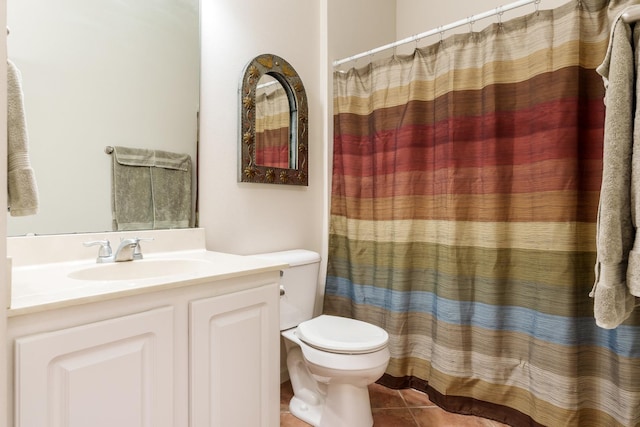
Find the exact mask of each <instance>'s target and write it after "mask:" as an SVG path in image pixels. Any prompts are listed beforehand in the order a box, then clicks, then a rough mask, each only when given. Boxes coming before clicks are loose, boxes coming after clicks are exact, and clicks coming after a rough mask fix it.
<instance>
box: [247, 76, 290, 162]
mask: <svg viewBox="0 0 640 427" xmlns="http://www.w3.org/2000/svg"><path fill="white" fill-rule="evenodd" d="M292 111H295V107H294V109H292V108H291V106H290V105H289V97H288V95H287V92H286V91H285V88H284V87H283V86H282V85H281V84H280V82H279V81H278V80H276V79H275V78H274V77H272V76H271V75H269V74H265V75H264V76H262V77H260V80H258V86H257V87H256V164H257V165H261V166H268V167H276V168H295V165H296V161H295V156H294V155H293V154H294V153H295V152H296V150H295V147H289V141H290V139H291V135H290V129H291V126H290V125H291V115H292Z"/></svg>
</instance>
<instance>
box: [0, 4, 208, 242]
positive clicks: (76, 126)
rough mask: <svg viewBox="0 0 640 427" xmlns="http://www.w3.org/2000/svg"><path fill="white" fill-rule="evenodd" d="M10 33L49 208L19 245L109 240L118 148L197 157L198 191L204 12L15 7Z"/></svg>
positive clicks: (23, 221) (15, 230)
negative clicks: (85, 237)
mask: <svg viewBox="0 0 640 427" xmlns="http://www.w3.org/2000/svg"><path fill="white" fill-rule="evenodd" d="M7 25H8V27H9V29H10V34H9V35H8V41H7V48H8V55H9V59H10V60H12V61H13V62H14V63H15V64H16V66H17V67H18V69H19V70H20V71H21V74H22V87H23V92H24V102H25V111H26V119H27V127H28V132H29V155H30V158H31V163H32V166H33V169H34V171H35V174H36V180H37V183H38V187H39V200H40V208H39V212H38V214H37V215H34V216H28V217H11V216H8V220H7V221H8V234H9V235H10V236H16V235H24V234H28V233H34V234H57V233H77V232H99V231H110V230H111V229H112V218H111V203H110V197H111V185H110V180H111V175H110V174H111V165H112V156H110V155H108V154H105V148H106V147H108V146H125V147H137V148H147V149H157V150H164V151H170V152H177V153H185V154H189V155H190V156H191V159H192V163H193V165H194V167H193V180H192V182H193V183H194V184H195V182H196V180H195V178H196V176H195V169H196V168H195V164H196V155H197V115H198V110H199V91H200V90H199V80H200V79H199V69H200V42H199V40H200V37H199V1H198V0H154V1H148V0H126V1H120V0H99V1H98V0H63V1H55V2H52V1H50V0H8V2H7ZM195 191H196V186H195V185H194V186H193V192H194V194H195ZM194 200H195V197H194Z"/></svg>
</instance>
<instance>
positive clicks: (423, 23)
mask: <svg viewBox="0 0 640 427" xmlns="http://www.w3.org/2000/svg"><path fill="white" fill-rule="evenodd" d="M514 1H515V0H506V1H505V0H455V1H439V2H437V5H435V4H434V2H429V1H424V0H397V5H398V8H397V14H396V28H397V35H396V36H397V38H398V39H399V40H400V39H403V38H406V37H409V36H412V35H415V34H420V33H423V32H425V31H429V30H432V29H434V28H438V27H440V26H443V25H447V24H450V23H452V22H455V21H458V20H461V19H466V18H468V17H470V16H472V15H477V14H479V13H483V12H487V11H489V10H492V9H495V8H497V7H499V6H505V5H508V4H510V3H513V2H514ZM567 1H574V2H575V1H576V0H542V1H541V2H540V4H539V5H538V6H539V8H540V10H542V9H554V8H556V7H558V6H560V5H562V4H564V3H567ZM535 10H536V9H535V4H529V5H526V6H522V7H520V8H517V9H513V10H511V11H508V12H504V14H503V15H502V21H503V22H504V21H506V20H508V19H509V18H512V17H515V16H520V15H525V14H528V13H532V12H535ZM495 22H498V17H497V16H495V17H492V18H486V19H484V20H480V21H478V22H476V23H474V24H473V30H474V31H480V30H482V29H483V28H485V27H486V26H488V25H491V24H493V23H495ZM464 31H469V26H468V25H464V26H462V27H459V28H457V29H456V30H452V31H449V32H447V33H445V35H444V37H446V36H447V35H450V34H454V33H459V32H464ZM439 37H440V36H439V35H437V36H432V37H429V38H428V39H425V40H422V41H420V42H418V45H419V46H420V47H422V46H428V45H430V44H432V43H435V42H437V41H438V40H439ZM413 47H415V45H414V46H412V48H413Z"/></svg>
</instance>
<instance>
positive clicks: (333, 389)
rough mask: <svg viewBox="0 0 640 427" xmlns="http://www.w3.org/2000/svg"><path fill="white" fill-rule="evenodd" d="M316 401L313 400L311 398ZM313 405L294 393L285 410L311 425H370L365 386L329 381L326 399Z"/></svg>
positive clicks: (365, 426) (331, 426)
mask: <svg viewBox="0 0 640 427" xmlns="http://www.w3.org/2000/svg"><path fill="white" fill-rule="evenodd" d="M312 400H316V399H312ZM316 401H318V402H321V403H317V404H313V403H308V402H305V401H304V400H303V399H301V398H299V397H296V396H294V397H293V398H292V399H291V401H290V402H289V411H291V414H292V415H293V416H295V417H296V418H299V419H301V420H302V421H304V422H306V423H307V424H311V425H312V426H313V427H371V426H372V425H373V416H372V415H371V403H370V400H369V390H368V389H367V388H362V387H355V386H352V385H350V384H333V385H331V384H329V386H328V388H327V400H326V401H322V400H316Z"/></svg>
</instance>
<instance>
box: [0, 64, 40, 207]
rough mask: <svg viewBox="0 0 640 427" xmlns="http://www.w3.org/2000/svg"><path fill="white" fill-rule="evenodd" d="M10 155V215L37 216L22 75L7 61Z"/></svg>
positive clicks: (8, 189)
mask: <svg viewBox="0 0 640 427" xmlns="http://www.w3.org/2000/svg"><path fill="white" fill-rule="evenodd" d="M7 156H8V158H7V191H8V205H9V211H10V212H11V216H26V215H35V214H36V213H37V212H38V186H37V184H36V177H35V174H34V172H33V169H32V168H31V161H30V160H29V137H28V133H27V121H26V117H25V112H24V94H23V93H22V76H21V74H20V71H19V70H18V68H17V67H16V66H15V64H14V63H13V62H11V61H7Z"/></svg>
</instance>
